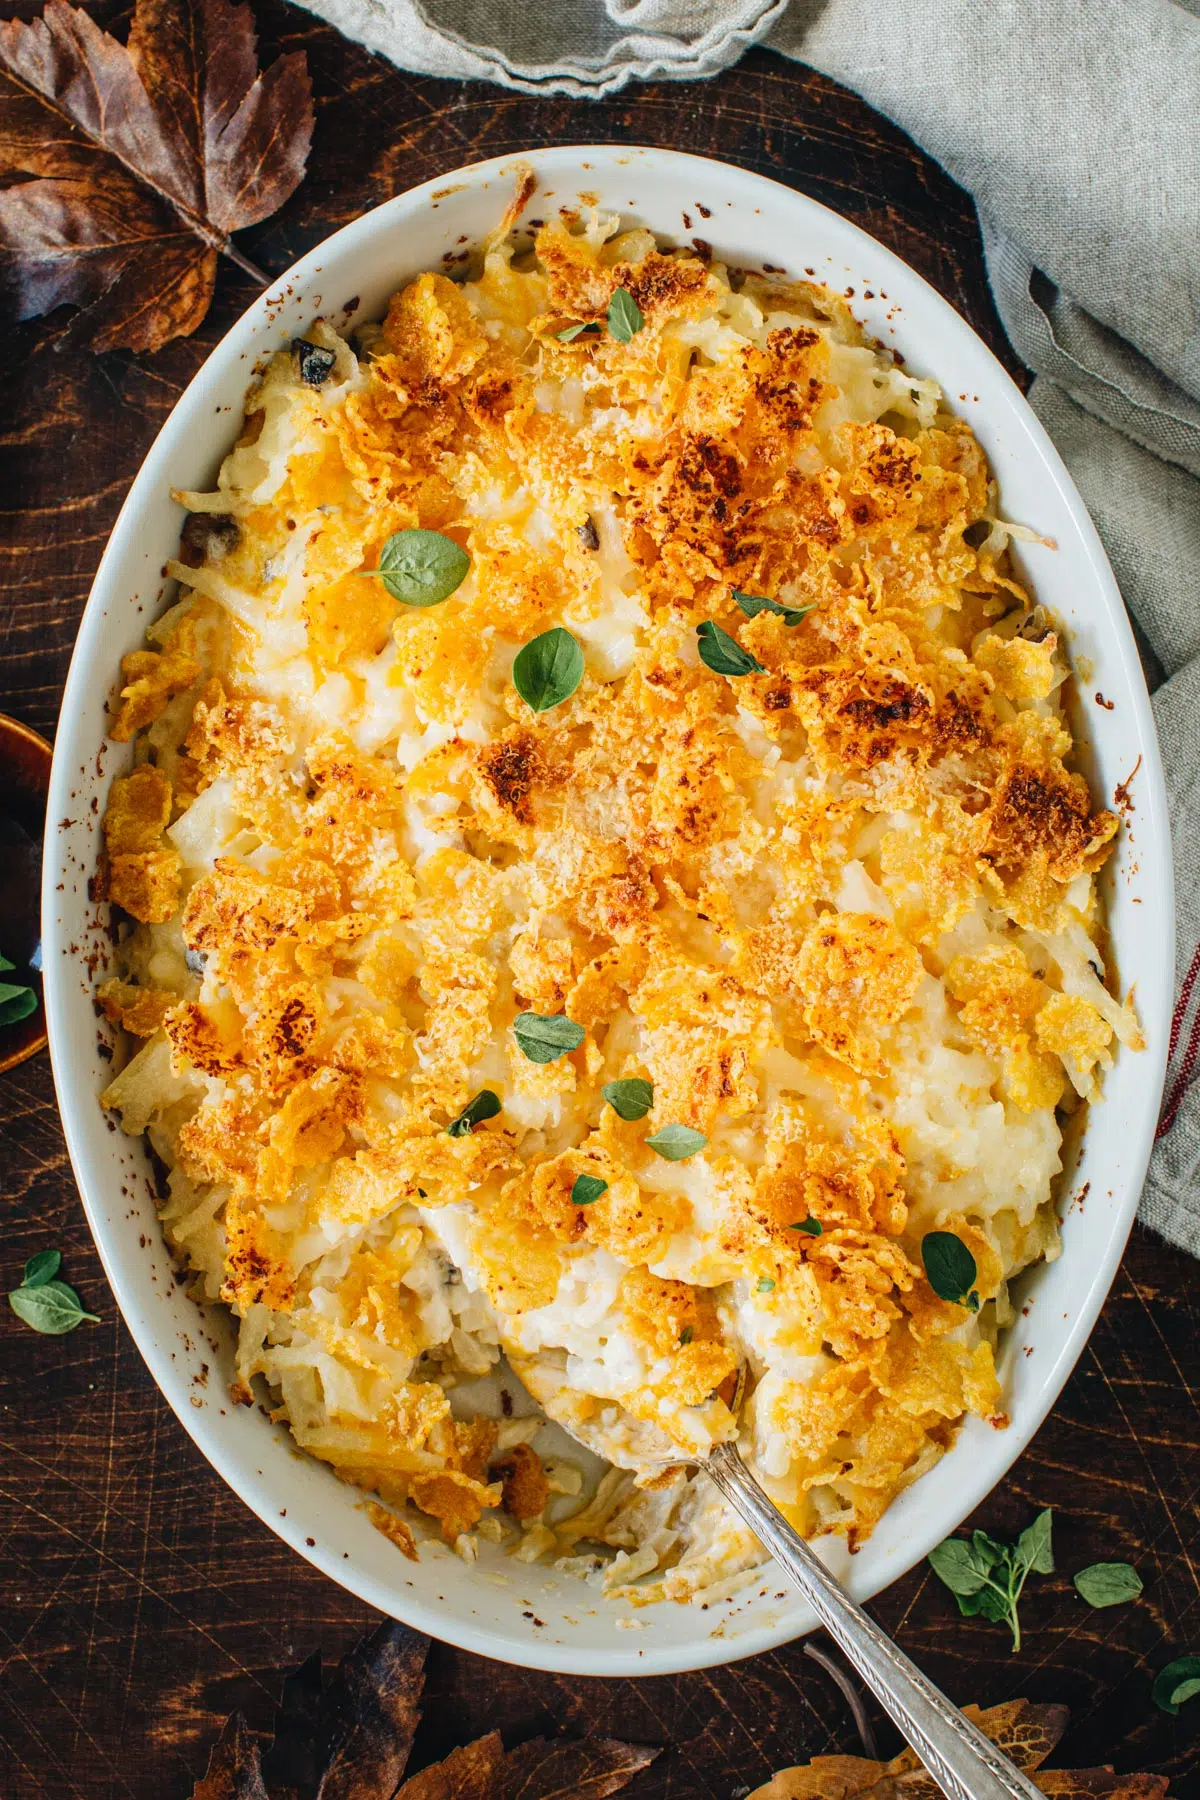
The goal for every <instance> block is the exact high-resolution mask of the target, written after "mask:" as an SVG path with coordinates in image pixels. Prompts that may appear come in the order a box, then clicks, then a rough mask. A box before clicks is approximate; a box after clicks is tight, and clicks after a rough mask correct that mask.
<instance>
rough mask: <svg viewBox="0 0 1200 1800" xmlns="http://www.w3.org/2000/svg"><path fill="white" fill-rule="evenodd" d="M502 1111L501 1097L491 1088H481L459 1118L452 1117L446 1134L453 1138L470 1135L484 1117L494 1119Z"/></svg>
mask: <svg viewBox="0 0 1200 1800" xmlns="http://www.w3.org/2000/svg"><path fill="white" fill-rule="evenodd" d="M499 1111H500V1097H499V1095H498V1094H494V1093H493V1092H492V1090H491V1088H481V1089H480V1090H479V1092H478V1093H477V1094H476V1096H475V1098H474V1099H473V1100H468V1102H467V1104H466V1105H465V1106H464V1107H463V1109H462V1111H461V1112H460V1113H459V1115H458V1117H457V1119H451V1121H450V1123H449V1124H448V1125H447V1127H446V1136H447V1137H452V1138H460V1137H470V1135H471V1133H472V1132H473V1131H474V1129H475V1127H476V1125H480V1124H482V1122H483V1121H484V1119H494V1118H495V1116H496V1114H497V1113H498V1112H499Z"/></svg>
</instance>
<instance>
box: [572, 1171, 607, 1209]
mask: <svg viewBox="0 0 1200 1800" xmlns="http://www.w3.org/2000/svg"><path fill="white" fill-rule="evenodd" d="M607 1192H608V1183H607V1181H601V1179H600V1177H599V1175H577V1176H576V1177H575V1184H574V1186H573V1187H572V1189H571V1201H572V1203H573V1205H575V1206H594V1205H595V1204H596V1201H597V1200H598V1199H599V1198H600V1196H601V1194H607Z"/></svg>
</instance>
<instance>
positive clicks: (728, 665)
mask: <svg viewBox="0 0 1200 1800" xmlns="http://www.w3.org/2000/svg"><path fill="white" fill-rule="evenodd" d="M696 636H697V638H698V639H699V643H698V645H697V649H698V650H699V652H700V661H701V662H702V663H703V664H704V665H705V667H706V668H709V669H711V670H712V671H713V673H714V674H715V675H765V674H766V670H765V669H764V668H763V666H762V664H761V663H760V662H759V660H758V658H757V656H751V654H750V652H749V651H748V650H743V649H742V646H741V645H740V644H739V643H738V641H737V639H736V638H731V637H730V635H729V633H728V632H727V631H722V630H721V627H720V626H719V625H715V624H714V623H713V621H712V620H711V619H705V620H704V621H703V623H702V624H700V625H697V627H696Z"/></svg>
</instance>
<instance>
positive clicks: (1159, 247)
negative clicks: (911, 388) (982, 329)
mask: <svg viewBox="0 0 1200 1800" xmlns="http://www.w3.org/2000/svg"><path fill="white" fill-rule="evenodd" d="M307 4H308V6H309V10H311V11H313V12H315V13H318V14H319V15H320V16H321V17H322V18H325V19H327V20H328V21H329V22H330V23H331V24H333V25H336V26H337V27H338V28H339V29H340V30H341V31H343V32H345V33H346V34H347V36H349V37H352V38H355V39H357V40H358V41H359V42H361V43H363V44H365V45H366V46H367V48H368V49H371V50H374V51H378V52H379V53H381V54H382V55H384V56H387V57H389V58H390V59H391V61H393V62H395V63H398V64H400V66H401V67H403V68H406V69H412V70H416V71H418V72H420V73H423V74H428V75H442V76H449V77H458V78H463V77H472V78H476V79H479V78H482V79H484V80H490V81H494V82H498V83H500V84H501V85H503V86H505V87H510V88H517V89H520V90H522V91H524V92H527V93H558V94H571V95H575V96H577V97H580V98H585V97H586V98H592V99H594V98H596V97H598V96H601V95H604V94H611V93H614V92H616V91H617V90H618V89H620V88H622V87H624V86H625V85H626V84H627V83H628V82H629V81H631V80H648V79H651V78H653V79H657V80H662V79H673V80H688V79H694V78H696V77H699V76H707V75H713V74H716V73H717V72H718V70H720V69H723V68H727V67H728V66H729V65H730V64H731V63H733V62H735V61H736V60H737V58H738V57H739V56H741V54H742V53H743V51H745V50H746V49H747V48H748V47H749V46H750V45H751V44H755V43H761V44H765V45H766V46H767V47H768V48H769V49H772V50H775V51H778V52H779V53H780V54H782V55H784V56H788V57H792V58H794V59H796V60H797V61H800V62H804V63H807V64H808V65H809V66H810V67H812V68H815V69H817V70H818V71H820V73H822V74H824V75H828V76H830V77H831V78H832V79H834V80H836V81H839V82H841V83H843V84H844V85H845V86H847V87H850V88H853V89H855V90H856V91H857V92H858V93H860V94H861V95H862V96H863V97H864V99H866V100H867V101H868V102H869V103H870V104H871V105H872V106H874V107H876V108H877V109H878V110H879V111H880V112H882V113H885V114H886V115H887V116H888V117H889V118H891V119H894V120H895V121H896V123H897V124H898V125H900V126H901V127H902V128H903V129H904V130H905V131H907V132H908V133H909V135H910V136H912V137H913V138H915V139H916V141H917V142H918V143H919V144H920V145H921V146H922V147H923V148H924V149H925V150H926V151H928V152H929V154H930V155H932V156H934V157H936V158H937V160H938V161H939V162H941V163H942V164H944V166H945V167H946V168H947V169H948V171H949V172H950V174H951V175H952V176H954V178H955V179H956V180H957V181H959V182H961V183H962V185H963V186H964V187H966V188H967V189H969V190H970V192H971V193H972V194H973V196H974V198H975V201H976V205H977V207H978V209H979V215H980V221H981V224H982V227H983V235H984V246H985V250H986V254H987V261H988V270H989V274H990V276H991V282H992V288H993V292H994V294H995V298H996V303H997V306H998V308H999V311H1000V314H1001V317H1002V319H1003V321H1004V324H1005V326H1006V328H1007V330H1008V333H1009V336H1010V338H1011V339H1012V342H1013V345H1014V346H1015V348H1016V350H1017V353H1018V355H1019V356H1020V357H1021V358H1022V360H1023V361H1024V362H1025V363H1026V365H1027V366H1028V367H1029V368H1031V369H1032V370H1033V371H1034V372H1035V374H1036V377H1037V378H1036V380H1035V381H1034V384H1033V387H1032V389H1031V392H1030V396H1029V398H1030V401H1031V403H1032V405H1033V407H1034V410H1035V411H1036V412H1037V413H1038V414H1039V416H1040V417H1041V419H1042V422H1043V423H1044V424H1045V426H1046V427H1047V429H1048V430H1049V432H1050V435H1051V436H1052V437H1053V439H1054V441H1055V443H1056V444H1057V445H1058V448H1059V450H1060V452H1061V454H1062V456H1063V458H1064V460H1065V461H1066V463H1067V465H1068V467H1069V468H1070V470H1071V473H1072V474H1073V475H1074V477H1075V480H1076V482H1077V483H1078V485H1079V488H1080V491H1081V493H1082V494H1083V497H1084V499H1085V501H1086V502H1087V504H1088V506H1089V508H1090V509H1091V512H1092V515H1093V517H1094V518H1095V521H1096V524H1097V526H1098V528H1099V531H1100V535H1101V537H1102V538H1103V540H1104V544H1105V547H1106V549H1107V551H1108V554H1109V557H1110V559H1111V561H1112V564H1113V568H1114V570H1115V571H1116V575H1117V579H1118V581H1119V582H1120V584H1121V589H1122V592H1123V594H1124V596H1125V601H1126V604H1127V605H1128V607H1129V610H1130V612H1131V614H1132V615H1133V619H1134V623H1135V627H1136V628H1137V631H1138V637H1139V643H1140V645H1141V648H1142V652H1143V656H1144V658H1145V661H1146V665H1147V670H1148V673H1149V675H1150V679H1151V684H1152V686H1153V687H1154V688H1155V693H1154V710H1155V716H1156V719H1157V722H1158V730H1159V735H1160V738H1161V740H1162V747H1163V753H1164V761H1165V764H1166V770H1167V784H1168V791H1169V796H1170V804H1171V819H1172V825H1173V830H1174V839H1175V876H1176V889H1177V909H1178V940H1177V946H1176V1007H1175V1017H1174V1023H1173V1027H1172V1034H1171V1060H1170V1067H1169V1069H1168V1073H1167V1085H1166V1092H1165V1097H1164V1101H1163V1111H1162V1116H1161V1120H1160V1123H1159V1134H1158V1140H1157V1145H1156V1148H1155V1153H1154V1157H1153V1160H1152V1162H1151V1165H1150V1173H1149V1176H1148V1178H1147V1181H1146V1187H1145V1190H1144V1193H1143V1196H1142V1202H1141V1213H1140V1216H1141V1218H1142V1219H1143V1221H1144V1222H1145V1223H1146V1224H1148V1225H1150V1226H1152V1227H1153V1228H1154V1229H1155V1230H1156V1231H1158V1232H1160V1233H1162V1235H1163V1236H1164V1237H1167V1238H1170V1239H1171V1240H1172V1241H1173V1242H1174V1243H1176V1244H1179V1245H1181V1246H1182V1247H1183V1248H1185V1249H1187V1250H1189V1251H1191V1253H1192V1254H1193V1255H1200V256H1198V255H1197V245H1198V244H1200V127H1198V125H1197V106H1198V103H1200V18H1198V17H1197V11H1196V10H1193V9H1197V10H1200V0H1188V4H1186V5H1185V4H1176V3H1174V0H1137V3H1136V4H1129V0H989V3H988V4H987V5H981V4H979V0H905V4H904V5H902V6H890V7H887V8H886V9H883V10H881V8H880V5H879V0H790V3H789V0H307Z"/></svg>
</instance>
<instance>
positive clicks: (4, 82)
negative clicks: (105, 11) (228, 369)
mask: <svg viewBox="0 0 1200 1800" xmlns="http://www.w3.org/2000/svg"><path fill="white" fill-rule="evenodd" d="M312 123H313V114H312V95H311V90H310V87H309V80H308V74H307V69H306V65H305V59H304V55H303V53H302V52H299V51H297V52H293V53H292V54H291V55H288V56H282V57H280V58H279V60H278V61H277V62H275V63H273V64H272V65H271V67H270V68H269V69H268V70H267V71H266V72H265V74H260V73H259V70H258V59H257V51H256V42H255V33H254V21H253V17H252V15H251V12H250V9H249V7H248V6H239V5H234V4H231V3H230V0H138V4H137V6H136V8H135V11H134V16H133V24H132V26H131V29H130V33H129V41H128V44H124V45H123V44H120V43H118V41H117V40H116V39H115V38H113V37H111V36H109V34H108V33H107V32H105V31H102V30H101V29H100V27H99V26H98V25H97V24H96V23H95V21H94V20H93V19H91V18H90V17H89V15H88V14H87V13H86V12H84V11H83V10H82V9H81V8H75V7H72V6H70V5H68V4H67V0H46V6H45V10H44V12H43V14H42V17H41V18H40V19H33V20H30V21H28V22H26V21H24V20H21V19H12V20H9V21H8V22H7V23H3V24H0V175H2V176H4V177H7V178H8V180H9V182H10V185H8V186H6V187H4V188H2V189H0V306H2V307H3V308H4V309H5V310H6V311H8V312H9V313H10V314H11V315H13V316H15V317H17V318H21V319H25V318H32V317H34V316H35V315H38V314H41V313H46V312H50V311H52V310H53V308H55V307H56V306H61V305H71V306H75V307H79V308H81V309H82V311H81V316H80V318H79V319H78V320H77V321H76V323H75V325H74V326H73V328H72V335H73V336H74V337H75V338H76V339H77V340H78V341H80V342H86V343H87V344H88V345H89V346H90V347H91V348H92V349H96V350H109V349H116V348H124V349H129V350H156V349H158V348H160V346H161V345H163V344H165V343H166V342H168V340H169V339H171V338H173V337H179V336H184V335H186V334H187V333H188V332H191V331H194V330H195V329H196V327H197V325H199V323H200V321H201V320H202V319H203V317H204V315H205V313H206V312H207V311H208V306H209V302H210V300H211V298H212V288H213V280H214V276H215V271H216V258H217V253H218V252H223V253H224V254H225V255H227V256H229V257H231V258H232V259H233V260H234V261H236V262H237V263H238V264H239V265H240V266H241V267H242V268H244V269H247V270H248V271H249V272H250V273H251V274H253V275H255V276H256V277H257V278H258V279H260V280H262V279H265V278H264V277H262V276H261V275H260V274H259V271H258V270H256V269H255V268H254V266H253V264H251V263H248V262H247V261H246V259H245V257H244V256H243V255H242V254H241V252H240V251H239V250H238V249H237V248H236V246H235V245H234V244H233V243H232V242H231V241H230V233H231V232H234V231H239V230H241V229H242V228H243V227H245V226H247V225H254V224H257V223H258V222H259V221H260V220H262V219H265V218H267V217H268V216H269V215H270V214H271V213H273V212H275V211H276V210H277V209H278V208H279V207H280V206H281V205H282V204H283V202H284V201H285V200H286V199H287V198H288V196H289V195H290V194H291V193H293V192H294V191H295V189H296V187H297V186H298V184H299V182H300V180H301V179H302V177H303V174H304V167H305V162H306V159H307V156H308V147H309V143H310V140H311V137H312ZM14 178H17V179H14Z"/></svg>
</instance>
